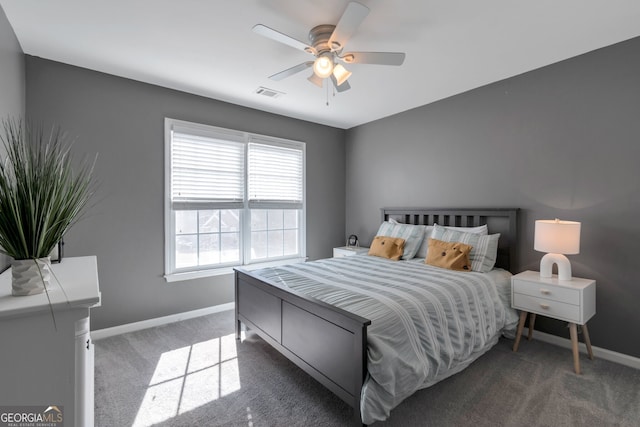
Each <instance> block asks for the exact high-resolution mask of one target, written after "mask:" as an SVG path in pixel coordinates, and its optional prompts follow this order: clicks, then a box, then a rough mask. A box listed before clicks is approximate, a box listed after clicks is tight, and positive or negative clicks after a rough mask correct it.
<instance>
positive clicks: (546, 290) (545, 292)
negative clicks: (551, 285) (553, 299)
mask: <svg viewBox="0 0 640 427" xmlns="http://www.w3.org/2000/svg"><path fill="white" fill-rule="evenodd" d="M540 293H541V294H542V295H549V294H551V291H550V290H549V289H540Z"/></svg>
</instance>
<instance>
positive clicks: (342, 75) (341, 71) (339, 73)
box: [333, 64, 352, 86]
mask: <svg viewBox="0 0 640 427" xmlns="http://www.w3.org/2000/svg"><path fill="white" fill-rule="evenodd" d="M351 74H352V73H351V71H349V70H347V69H346V68H344V67H343V66H342V64H336V66H335V67H334V68H333V76H334V77H335V78H336V83H337V84H338V86H340V85H341V84H342V83H344V82H346V81H347V79H348V78H349V77H350V76H351Z"/></svg>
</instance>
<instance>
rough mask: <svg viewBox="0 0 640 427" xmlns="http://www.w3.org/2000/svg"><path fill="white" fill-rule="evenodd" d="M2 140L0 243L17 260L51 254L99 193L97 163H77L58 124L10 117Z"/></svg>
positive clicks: (3, 249)
mask: <svg viewBox="0 0 640 427" xmlns="http://www.w3.org/2000/svg"><path fill="white" fill-rule="evenodd" d="M2 125H3V130H4V133H3V134H2V135H0V139H1V140H2V143H3V145H4V153H2V156H1V157H2V158H1V162H0V247H1V248H2V249H1V250H2V251H3V252H4V253H6V254H7V255H9V256H10V257H12V258H14V259H16V260H26V259H33V260H34V261H35V260H36V259H38V258H44V257H47V256H49V254H50V253H51V251H52V250H53V249H54V248H55V247H56V245H57V244H58V242H59V241H60V240H61V239H62V237H63V236H64V234H65V233H66V232H67V230H68V229H69V228H70V227H71V226H72V225H73V224H74V223H75V222H76V221H77V220H78V219H79V218H80V216H81V215H82V214H83V212H84V211H85V209H86V208H87V206H88V203H89V201H90V199H91V197H92V195H93V193H94V181H93V166H94V164H95V160H94V162H87V161H81V162H74V161H73V159H72V157H71V153H70V149H71V145H72V144H71V143H70V142H69V141H68V140H67V138H66V137H65V135H64V134H63V133H62V132H61V130H60V129H59V128H58V127H54V128H53V129H52V130H51V132H50V133H47V134H45V132H44V130H43V127H42V126H37V125H33V124H31V123H27V122H24V121H23V120H16V119H6V120H3V122H2Z"/></svg>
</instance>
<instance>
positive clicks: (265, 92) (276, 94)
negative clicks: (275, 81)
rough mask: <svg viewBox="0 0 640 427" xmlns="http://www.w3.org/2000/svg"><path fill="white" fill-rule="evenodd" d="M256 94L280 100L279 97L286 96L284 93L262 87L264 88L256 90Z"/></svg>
mask: <svg viewBox="0 0 640 427" xmlns="http://www.w3.org/2000/svg"><path fill="white" fill-rule="evenodd" d="M256 93H257V94H258V95H263V96H266V97H268V98H278V97H279V96H282V95H284V92H279V91H277V90H274V89H269V88H267V87H262V86H260V87H259V88H258V89H256Z"/></svg>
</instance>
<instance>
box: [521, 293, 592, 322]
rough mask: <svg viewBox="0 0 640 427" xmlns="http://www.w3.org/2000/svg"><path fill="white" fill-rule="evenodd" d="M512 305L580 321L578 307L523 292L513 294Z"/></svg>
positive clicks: (546, 314) (525, 309) (529, 310)
mask: <svg viewBox="0 0 640 427" xmlns="http://www.w3.org/2000/svg"><path fill="white" fill-rule="evenodd" d="M513 307H514V308H517V309H519V310H524V311H527V312H530V313H537V314H541V315H543V316H549V317H554V318H556V319H562V320H566V321H568V322H574V323H582V322H581V319H580V307H579V306H577V305H573V304H566V303H563V302H558V301H553V300H548V299H544V298H539V297H537V296H536V297H534V296H530V295H524V294H513Z"/></svg>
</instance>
